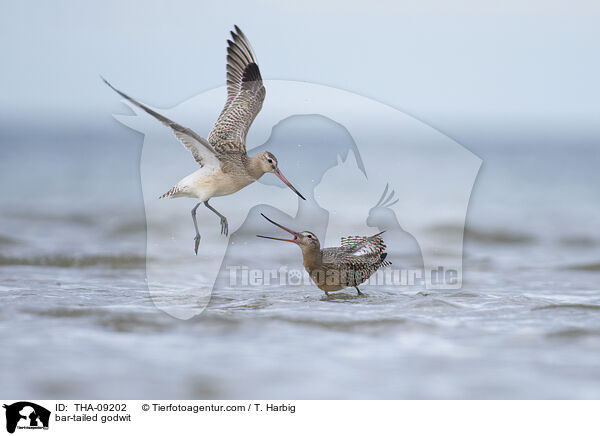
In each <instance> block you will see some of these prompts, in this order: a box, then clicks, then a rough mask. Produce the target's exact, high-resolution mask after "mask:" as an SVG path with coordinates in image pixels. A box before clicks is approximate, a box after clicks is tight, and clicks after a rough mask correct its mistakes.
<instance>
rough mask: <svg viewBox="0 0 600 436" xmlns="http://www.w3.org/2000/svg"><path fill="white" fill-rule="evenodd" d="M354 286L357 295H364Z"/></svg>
mask: <svg viewBox="0 0 600 436" xmlns="http://www.w3.org/2000/svg"><path fill="white" fill-rule="evenodd" d="M355 288H356V292H358V295H364V294H363V293H362V292H360V289H358V286H355Z"/></svg>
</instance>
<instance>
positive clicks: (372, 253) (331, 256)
mask: <svg viewBox="0 0 600 436" xmlns="http://www.w3.org/2000/svg"><path fill="white" fill-rule="evenodd" d="M261 215H262V216H263V217H264V218H265V219H266V220H267V221H269V222H270V223H272V224H275V225H276V226H277V227H279V228H281V229H283V230H285V231H286V232H289V233H291V234H292V235H294V239H282V238H274V237H271V236H262V235H257V236H258V237H259V238H267V239H275V240H277V241H286V242H293V243H294V244H297V245H298V246H299V247H300V249H301V250H302V257H303V258H304V268H305V269H306V271H307V272H308V274H309V275H310V278H311V279H312V281H313V282H314V283H315V285H317V286H318V287H319V289H321V290H322V291H325V294H326V295H329V292H335V291H340V290H342V289H344V288H348V287H354V288H356V290H357V291H358V295H362V292H360V289H358V285H360V284H361V283H363V282H365V281H366V280H367V279H368V278H369V277H371V276H372V275H373V273H374V272H375V271H377V270H378V269H379V268H381V267H384V266H388V265H391V263H390V262H387V261H386V260H385V258H386V256H387V253H385V248H386V246H385V243H384V242H383V239H382V238H381V234H382V233H383V232H379V233H377V234H376V235H373V236H348V237H345V238H342V242H341V244H342V246H341V247H329V248H323V249H321V244H320V243H319V239H318V238H317V237H316V236H315V234H314V233H312V232H307V231H305V232H294V231H293V230H290V229H288V228H287V227H284V226H282V225H281V224H277V223H276V222H275V221H273V220H271V219H269V218H267V217H266V216H265V215H263V214H261Z"/></svg>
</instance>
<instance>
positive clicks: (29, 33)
mask: <svg viewBox="0 0 600 436" xmlns="http://www.w3.org/2000/svg"><path fill="white" fill-rule="evenodd" d="M281 3H283V2H276V1H271V0H265V1H248V0H246V1H240V2H217V1H210V2H208V1H195V0H177V1H170V2H165V1H143V2H142V1H129V2H123V1H117V0H102V1H96V0H89V1H85V2H81V1H77V0H62V1H59V0H55V1H47V2H44V1H30V0H20V1H18V2H2V6H0V48H1V50H0V56H1V58H2V68H0V116H3V117H9V118H31V117H36V118H43V117H45V116H49V117H63V116H64V117H66V116H69V115H78V116H83V117H89V119H94V118H95V117H97V116H106V114H108V113H111V112H117V111H119V110H121V106H120V104H119V98H118V97H117V96H116V95H115V94H114V93H112V92H111V91H110V90H109V89H108V88H107V87H106V86H105V85H104V84H102V82H101V81H100V79H99V77H98V75H99V74H103V75H104V76H106V77H107V78H108V79H109V80H111V81H112V82H113V83H114V84H115V85H116V86H118V87H120V88H122V89H123V90H125V91H126V92H129V93H130V94H131V95H133V96H135V97H137V98H139V99H141V100H142V101H145V102H147V103H149V104H151V105H154V106H157V107H169V106H173V105H175V104H177V103H179V102H181V101H182V100H185V99H187V98H189V97H191V96H193V95H196V94H198V93H199V92H201V91H203V90H207V89H210V88H213V87H216V86H220V85H223V84H224V81H225V77H224V76H225V73H224V58H225V40H226V38H227V37H228V31H229V30H230V29H231V28H232V27H233V24H238V25H239V26H240V27H241V28H242V29H243V30H244V32H245V33H246V34H247V36H248V37H249V39H250V41H251V42H252V44H253V46H254V49H255V51H256V53H257V56H258V59H259V62H260V67H261V70H262V73H263V76H264V77H265V78H268V79H292V80H301V81H309V82H315V83H319V84H325V85H330V86H333V87H337V88H342V89H346V90H350V91H353V92H356V93H358V94H361V95H365V96H368V97H371V98H374V99H376V100H379V101H381V102H384V103H387V104H390V105H392V106H394V107H397V108H399V109H403V110H405V111H406V112H408V113H410V114H412V115H415V116H417V117H419V118H421V119H424V120H429V121H432V120H435V119H439V118H440V117H442V118H443V117H459V118H462V119H469V120H472V121H473V122H474V123H477V122H478V121H485V122H490V121H502V122H519V121H522V120H526V121H527V122H532V121H533V122H537V121H539V120H544V121H548V120H556V121H560V122H565V123H569V124H573V123H574V124H579V123H584V124H590V123H596V124H597V122H596V121H595V120H597V117H598V101H599V97H600V87H599V86H598V83H597V82H598V77H600V61H599V56H598V53H600V26H598V19H599V18H600V7H599V6H598V2H566V1H565V2H559V1H541V0H536V1H533V2H531V1H530V2H522V1H508V2H504V3H503V4H502V5H497V4H496V3H497V2H492V1H472V0H462V1H458V2H447V1H443V0H439V1H438V0H428V1H416V0H414V1H399V2H382V1H370V2H360V5H359V4H350V3H349V2H347V1H337V0H336V1H331V2H326V1H316V0H303V1H302V2H294V3H295V4H294V5H291V4H290V5H285V4H281ZM267 98H268V94H267ZM219 110H220V108H216V109H215V117H216V114H217V112H218V111H219Z"/></svg>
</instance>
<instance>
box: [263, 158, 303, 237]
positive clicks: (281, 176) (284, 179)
mask: <svg viewBox="0 0 600 436" xmlns="http://www.w3.org/2000/svg"><path fill="white" fill-rule="evenodd" d="M273 172H274V173H275V175H276V176H277V177H279V178H280V179H281V181H282V182H283V183H285V184H286V185H288V188H290V189H291V190H292V191H294V192H295V193H296V195H297V196H298V197H300V198H301V199H302V200H306V198H304V196H303V195H302V194H300V193H299V192H298V190H297V189H296V188H294V187H293V186H292V184H291V183H290V182H289V181H288V179H286V178H285V177H283V174H281V171H279V168H276V169H275V171H273ZM263 216H264V215H263ZM265 218H267V217H265ZM267 219H269V218H267ZM269 221H271V220H269ZM271 222H273V221H271ZM273 224H276V225H278V226H279V224H277V223H273ZM279 227H281V226H279ZM282 228H283V227H282Z"/></svg>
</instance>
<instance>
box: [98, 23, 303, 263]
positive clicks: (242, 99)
mask: <svg viewBox="0 0 600 436" xmlns="http://www.w3.org/2000/svg"><path fill="white" fill-rule="evenodd" d="M227 43H228V47H227V67H226V71H227V100H226V101H225V107H224V108H223V110H222V111H221V114H220V115H219V118H218V119H217V122H216V123H215V125H214V127H213V128H212V130H211V132H210V134H209V136H208V140H206V139H204V138H202V137H201V136H200V135H198V134H197V133H196V132H194V131H193V130H191V129H188V128H187V127H183V126H181V125H179V124H177V123H176V122H174V121H171V120H170V119H168V118H167V117H164V116H162V115H161V114H159V113H157V112H155V111H154V110H152V109H150V108H149V107H148V106H146V105H144V104H142V103H140V102H138V101H136V100H134V99H133V98H131V97H129V96H128V95H127V94H125V93H123V92H121V91H119V90H118V89H116V88H115V87H114V86H112V85H111V84H110V83H108V81H107V80H106V79H104V78H102V80H104V82H105V83H106V84H107V85H108V86H110V87H111V88H112V89H113V90H114V91H116V92H117V93H118V94H119V95H120V96H121V97H123V98H125V99H126V100H128V101H130V102H131V103H133V104H134V105H136V106H137V107H139V108H140V109H143V110H144V111H146V112H147V113H149V114H150V115H152V116H153V117H154V118H156V119H157V120H158V121H160V122H161V123H163V124H164V125H165V126H168V127H170V128H171V129H172V130H173V133H174V134H175V136H176V137H177V139H178V140H179V141H180V142H181V143H182V144H183V145H184V146H185V147H186V148H187V149H188V150H189V151H190V152H191V153H192V156H193V157H194V159H195V160H196V162H198V164H200V166H201V168H200V169H199V170H197V171H195V172H193V173H192V174H190V175H188V176H187V177H184V178H183V179H181V180H180V181H179V182H178V183H177V184H176V185H175V186H174V187H172V188H171V189H169V191H168V192H167V193H165V194H164V195H162V196H161V197H160V198H164V197H170V198H176V197H191V198H197V199H198V200H199V202H198V204H196V206H194V208H193V209H192V220H193V221H194V228H195V229H196V236H195V237H194V241H195V246H194V251H195V253H196V255H197V254H198V245H199V244H200V232H199V231H198V223H197V222H196V210H197V209H198V206H200V204H201V203H204V205H205V206H206V207H207V208H208V209H210V210H211V211H213V212H214V213H215V214H217V216H218V217H219V218H220V219H221V234H224V235H225V236H227V234H228V231H229V226H228V224H227V218H225V217H224V216H223V215H222V214H221V213H219V212H218V211H217V210H216V209H215V208H213V207H212V206H211V205H210V204H209V203H208V201H209V200H210V199H211V198H213V197H221V196H224V195H230V194H233V193H234V192H237V191H239V190H240V189H242V188H244V187H246V186H248V185H249V184H251V183H253V182H255V181H257V180H258V179H260V178H261V177H262V175H263V174H265V173H274V174H275V175H276V176H277V177H279V178H280V179H281V181H283V182H284V183H285V184H286V185H287V186H288V187H289V188H290V189H291V190H292V191H294V192H295V193H296V194H297V195H298V196H299V197H300V198H302V199H303V200H306V198H304V197H303V196H302V194H300V193H299V192H298V191H297V190H296V188H294V187H293V186H292V184H291V183H290V182H289V181H288V180H287V179H286V178H285V177H284V176H283V174H282V173H281V171H280V170H279V168H278V166H277V159H276V158H275V156H273V154H271V153H269V152H268V151H263V152H262V153H259V154H257V155H255V156H248V154H247V153H246V135H247V134H248V129H249V128H250V125H251V124H252V122H253V121H254V118H256V115H257V114H258V112H260V109H261V108H262V104H263V101H264V99H265V87H264V86H263V83H262V78H261V75H260V70H259V69H258V64H257V61H256V56H255V55H254V52H253V51H252V47H251V46H250V43H249V42H248V39H247V38H246V36H245V35H244V33H243V32H242V31H241V30H240V29H239V27H237V26H235V31H232V32H231V40H227Z"/></svg>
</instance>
